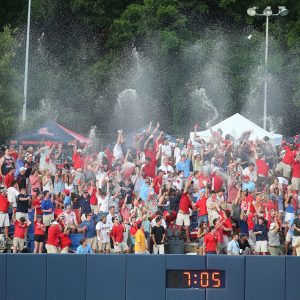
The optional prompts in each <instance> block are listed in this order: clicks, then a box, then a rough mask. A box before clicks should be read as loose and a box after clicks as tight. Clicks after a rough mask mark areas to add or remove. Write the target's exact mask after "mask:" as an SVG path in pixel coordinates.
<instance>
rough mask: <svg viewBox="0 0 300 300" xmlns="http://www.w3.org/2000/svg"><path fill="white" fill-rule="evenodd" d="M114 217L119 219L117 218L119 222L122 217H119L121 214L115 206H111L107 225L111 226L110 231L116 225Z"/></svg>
mask: <svg viewBox="0 0 300 300" xmlns="http://www.w3.org/2000/svg"><path fill="white" fill-rule="evenodd" d="M114 217H117V218H119V220H120V216H119V214H118V213H117V212H116V209H115V207H114V206H110V207H109V213H108V215H107V216H106V223H107V224H109V226H110V229H112V227H113V225H114V223H113V221H112V218H114Z"/></svg>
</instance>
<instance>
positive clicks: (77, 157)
mask: <svg viewBox="0 0 300 300" xmlns="http://www.w3.org/2000/svg"><path fill="white" fill-rule="evenodd" d="M82 154H83V151H82V149H77V144H76V143H75V144H74V152H73V155H72V161H73V167H74V169H75V170H77V169H84V157H83V156H82Z"/></svg>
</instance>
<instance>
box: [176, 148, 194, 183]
mask: <svg viewBox="0 0 300 300" xmlns="http://www.w3.org/2000/svg"><path fill="white" fill-rule="evenodd" d="M190 165H191V159H190V158H187V157H186V155H185V154H182V155H181V158H180V160H179V162H178V163H177V164H176V170H177V171H178V172H179V171H183V174H184V175H183V177H184V178H187V177H189V176H190Z"/></svg>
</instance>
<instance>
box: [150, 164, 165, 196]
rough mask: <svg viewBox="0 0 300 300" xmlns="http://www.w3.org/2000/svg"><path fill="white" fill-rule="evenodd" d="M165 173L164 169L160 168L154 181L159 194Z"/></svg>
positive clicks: (154, 187) (155, 189)
mask: <svg viewBox="0 0 300 300" xmlns="http://www.w3.org/2000/svg"><path fill="white" fill-rule="evenodd" d="M164 174H165V172H164V171H162V170H159V171H158V173H157V176H156V177H155V178H154V179H153V181H152V187H153V189H154V192H155V194H157V195H158V194H159V191H160V189H161V187H162V184H163V176H164Z"/></svg>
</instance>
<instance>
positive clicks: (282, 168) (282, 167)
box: [275, 162, 292, 178]
mask: <svg viewBox="0 0 300 300" xmlns="http://www.w3.org/2000/svg"><path fill="white" fill-rule="evenodd" d="M275 170H276V171H277V172H280V173H281V174H282V176H283V177H285V178H290V176H291V171H292V167H291V166H290V165H287V164H285V163H284V162H280V163H279V164H278V165H277V167H276V169H275Z"/></svg>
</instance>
